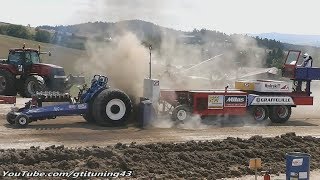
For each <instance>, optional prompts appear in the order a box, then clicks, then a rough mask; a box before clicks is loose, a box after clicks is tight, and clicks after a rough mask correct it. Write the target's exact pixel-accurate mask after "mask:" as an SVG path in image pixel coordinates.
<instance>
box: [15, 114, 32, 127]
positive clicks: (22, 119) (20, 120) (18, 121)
mask: <svg viewBox="0 0 320 180" xmlns="http://www.w3.org/2000/svg"><path fill="white" fill-rule="evenodd" d="M14 121H15V125H16V126H17V127H19V128H25V127H27V126H28V124H29V123H30V119H29V118H28V116H26V115H24V114H20V115H18V116H17V117H16V118H15V120H14Z"/></svg>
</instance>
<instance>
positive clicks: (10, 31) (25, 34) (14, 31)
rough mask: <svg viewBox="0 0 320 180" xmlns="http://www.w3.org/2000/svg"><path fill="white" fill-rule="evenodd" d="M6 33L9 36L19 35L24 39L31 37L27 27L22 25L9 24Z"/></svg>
mask: <svg viewBox="0 0 320 180" xmlns="http://www.w3.org/2000/svg"><path fill="white" fill-rule="evenodd" d="M6 34H7V35H8V36H13V37H18V38H23V39H29V38H30V37H31V35H30V33H29V31H28V29H27V28H26V27H24V26H21V25H14V24H10V25H8V27H7V32H6Z"/></svg>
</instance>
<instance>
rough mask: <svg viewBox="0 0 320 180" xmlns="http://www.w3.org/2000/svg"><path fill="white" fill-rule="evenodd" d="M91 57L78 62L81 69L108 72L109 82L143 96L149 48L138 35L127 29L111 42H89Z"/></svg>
mask: <svg viewBox="0 0 320 180" xmlns="http://www.w3.org/2000/svg"><path fill="white" fill-rule="evenodd" d="M87 53H88V55H89V59H81V60H79V61H78V65H77V66H78V68H79V69H81V70H82V71H83V72H86V73H88V74H91V75H92V74H104V75H107V77H108V78H109V85H110V86H111V87H112V88H118V89H121V90H123V91H125V92H126V93H128V94H129V96H130V97H134V98H135V99H136V98H138V97H141V96H142V93H143V79H144V78H145V77H147V74H148V58H149V56H148V50H147V49H146V48H145V47H144V46H142V45H141V43H140V41H139V40H138V39H137V38H136V36H135V35H134V34H132V33H130V32H126V33H124V34H123V35H121V36H116V37H115V38H114V40H113V41H112V42H111V43H107V44H105V43H94V42H89V43H88V44H87Z"/></svg>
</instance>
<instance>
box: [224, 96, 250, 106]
mask: <svg viewBox="0 0 320 180" xmlns="http://www.w3.org/2000/svg"><path fill="white" fill-rule="evenodd" d="M246 106H247V96H225V97H224V107H246Z"/></svg>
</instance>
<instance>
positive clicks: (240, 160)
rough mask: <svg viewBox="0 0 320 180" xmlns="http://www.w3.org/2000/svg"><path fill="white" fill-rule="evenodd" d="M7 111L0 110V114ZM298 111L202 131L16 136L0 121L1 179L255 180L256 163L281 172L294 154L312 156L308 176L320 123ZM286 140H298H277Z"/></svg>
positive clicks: (31, 131) (67, 128) (69, 129)
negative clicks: (86, 175) (31, 174)
mask: <svg viewBox="0 0 320 180" xmlns="http://www.w3.org/2000/svg"><path fill="white" fill-rule="evenodd" d="M18 100H19V101H20V100H21V99H18ZM7 110H8V108H3V109H2V112H6V111H7ZM299 111H301V109H298V108H297V109H295V111H294V114H293V117H292V118H291V119H290V120H289V121H288V122H287V123H285V124H272V123H268V124H266V125H265V126H261V125H244V124H229V125H228V124H227V125H221V124H210V125H205V126H203V127H201V128H202V129H190V128H187V129H184V128H154V129H139V128H136V127H134V126H132V125H130V126H128V127H124V128H106V127H98V126H95V125H92V124H87V123H85V121H84V120H83V119H82V118H81V117H64V118H57V119H56V120H53V121H50V120H48V121H39V122H33V123H31V124H30V125H29V127H28V128H26V129H16V128H14V127H13V126H10V125H8V124H7V123H6V121H5V119H4V116H2V117H1V121H0V147H1V149H3V150H0V164H1V165H0V173H2V171H3V170H10V171H21V170H39V171H63V172H66V171H69V170H76V171H84V170H92V171H93V170H94V171H99V172H101V171H109V172H111V171H121V170H128V169H129V170H133V171H134V177H135V178H137V179H140V178H145V179H149V178H150V177H157V178H165V179H167V178H169V179H177V178H182V179H185V178H187V179H189V178H208V179H218V178H223V177H237V176H242V175H247V174H252V173H253V172H252V171H251V170H249V169H248V167H247V166H248V160H249V159H250V158H254V157H260V158H262V161H263V166H264V167H263V168H264V169H268V168H269V167H272V172H273V173H277V172H279V171H280V172H284V170H285V163H284V157H285V153H287V152H292V151H301V152H306V153H310V154H311V155H312V164H311V168H312V169H317V168H319V167H320V139H319V138H318V137H320V130H319V125H320V121H319V119H318V117H317V116H311V115H309V116H310V118H305V117H306V116H305V114H303V115H300V114H299V113H298V112H299ZM305 112H307V111H305ZM289 132H295V133H296V134H297V135H298V136H295V134H292V133H291V134H287V135H282V134H284V133H289ZM257 135H261V136H262V137H263V138H262V137H260V136H257ZM281 135H282V136H281ZM252 136H253V137H252ZM276 136H278V137H276ZM300 136H304V137H300ZM228 137H229V138H228ZM250 137H251V138H250ZM240 138H241V139H240ZM223 139H224V140H223ZM119 142H121V143H126V144H127V145H123V144H120V143H119ZM131 142H136V143H131ZM51 145H56V146H55V147H50V146H51ZM59 145H64V146H59ZM31 146H35V147H36V148H30V147H31ZM38 146H40V147H39V148H38ZM92 146H95V147H92ZM98 146H99V147H98ZM46 147H47V148H46ZM11 148H16V149H11ZM0 179H1V177H0Z"/></svg>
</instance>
